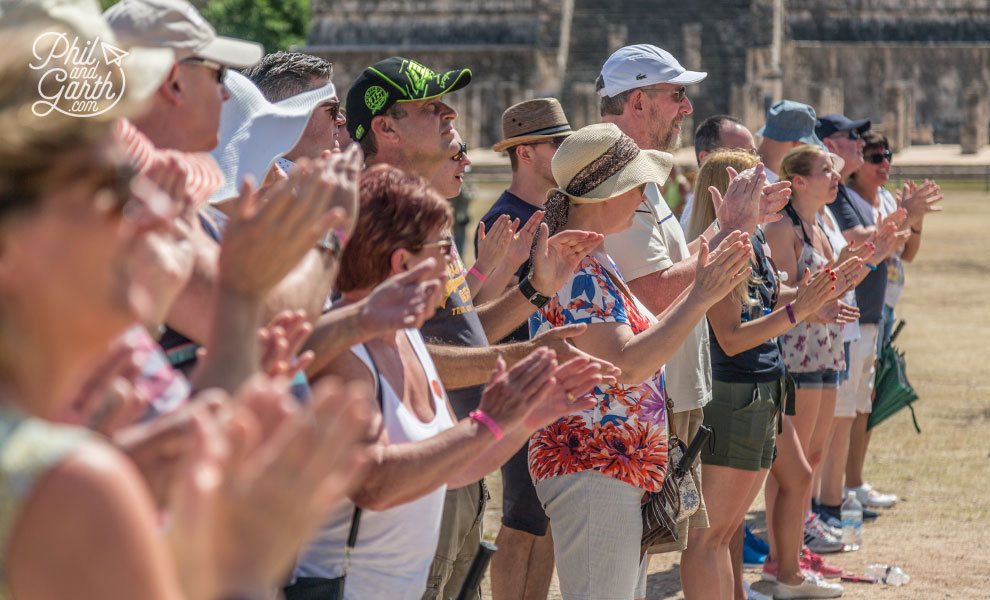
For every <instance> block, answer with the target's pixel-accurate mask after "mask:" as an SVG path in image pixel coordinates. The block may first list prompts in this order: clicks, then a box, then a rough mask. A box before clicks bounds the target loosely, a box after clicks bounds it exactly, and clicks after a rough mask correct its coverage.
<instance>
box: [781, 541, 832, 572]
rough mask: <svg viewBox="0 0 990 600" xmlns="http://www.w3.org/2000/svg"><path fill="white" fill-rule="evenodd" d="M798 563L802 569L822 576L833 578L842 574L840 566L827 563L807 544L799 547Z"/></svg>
mask: <svg viewBox="0 0 990 600" xmlns="http://www.w3.org/2000/svg"><path fill="white" fill-rule="evenodd" d="M800 564H801V570H802V571H811V572H813V573H817V574H818V575H820V576H822V577H828V578H833V577H841V576H842V567H837V566H835V565H830V564H828V563H827V562H825V559H824V558H822V557H821V556H818V555H817V554H815V553H814V552H812V551H811V550H808V547H807V546H805V547H804V548H801V560H800ZM774 568H776V565H774Z"/></svg>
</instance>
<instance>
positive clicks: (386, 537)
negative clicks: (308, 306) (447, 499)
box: [295, 329, 454, 600]
mask: <svg viewBox="0 0 990 600" xmlns="http://www.w3.org/2000/svg"><path fill="white" fill-rule="evenodd" d="M405 334H406V338H407V339H408V340H409V343H410V345H412V347H413V350H415V352H416V356H417V357H418V358H419V363H420V365H422V367H423V371H424V372H425V373H426V378H427V380H428V381H429V388H430V396H431V397H432V399H433V405H434V406H435V407H436V414H435V416H434V417H433V420H432V421H430V422H429V423H424V422H422V421H420V420H419V419H418V418H417V417H416V415H415V414H413V413H412V412H411V411H410V410H409V409H408V408H406V407H405V406H404V405H403V404H402V401H401V399H400V397H399V395H398V394H396V392H395V390H393V389H392V386H391V385H389V383H388V381H387V380H386V379H385V378H384V377H380V378H379V380H378V381H377V382H376V385H381V386H382V413H383V416H384V420H385V431H387V432H388V440H389V444H404V443H408V442H418V441H420V440H425V439H427V438H431V437H433V436H435V435H437V434H438V433H440V432H442V431H444V430H446V429H450V428H451V427H453V426H454V420H453V418H452V417H451V415H450V412H449V411H448V410H447V399H446V395H445V393H444V389H443V385H442V384H441V383H440V376H439V375H437V370H436V367H435V366H434V365H433V360H432V359H431V358H430V355H429V353H428V352H427V351H426V345H425V344H424V343H423V338H422V336H421V335H420V333H419V330H418V329H406V330H405ZM351 352H353V353H354V354H355V356H357V357H358V358H360V359H361V360H362V361H363V362H364V364H365V365H367V366H368V369H369V370H370V371H371V372H372V373H375V368H374V367H373V366H372V362H371V359H370V357H369V355H368V351H367V349H366V348H365V347H364V345H363V344H357V345H355V346H352V347H351ZM446 491H447V486H446V485H442V486H440V487H438V488H437V489H435V490H433V491H432V492H430V493H429V494H427V495H425V496H423V497H421V498H418V499H416V500H413V501H412V502H408V503H406V504H402V505H400V506H396V507H393V508H390V509H388V510H383V511H374V510H364V511H362V513H361V523H360V526H359V527H358V538H357V543H356V544H355V546H354V551H353V553H352V554H351V562H350V568H349V569H348V571H347V579H346V584H345V586H344V598H345V600H371V599H378V598H389V599H395V600H405V599H408V600H418V599H419V598H421V597H422V595H423V592H425V591H426V577H427V575H428V574H429V569H430V564H432V562H433V555H434V554H435V553H436V549H437V541H438V540H439V537H440V518H441V516H442V514H443V502H444V495H445V493H446ZM353 514H354V504H353V503H352V502H350V501H345V502H343V503H342V504H341V505H340V506H338V507H337V509H336V510H334V511H333V512H332V513H331V515H330V517H329V518H328V519H327V521H326V523H325V524H324V525H323V526H322V527H321V528H320V530H319V531H318V532H317V534H316V536H315V537H314V539H313V540H312V541H311V542H310V543H309V545H308V547H307V548H306V549H305V551H304V552H303V554H302V557H301V558H300V560H299V564H298V565H297V566H296V570H295V576H296V577H326V578H329V579H333V578H335V577H340V576H341V575H343V573H344V546H345V542H346V539H347V534H348V532H349V531H350V527H351V517H352V516H353Z"/></svg>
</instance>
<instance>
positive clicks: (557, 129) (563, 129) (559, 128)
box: [506, 123, 571, 140]
mask: <svg viewBox="0 0 990 600" xmlns="http://www.w3.org/2000/svg"><path fill="white" fill-rule="evenodd" d="M570 132H571V126H570V125H569V124H568V123H564V124H563V125H554V126H553V127H544V128H543V129H537V130H536V131H527V132H525V133H520V134H517V135H514V136H512V137H510V138H506V140H511V139H513V138H518V137H523V136H527V135H553V134H555V133H570Z"/></svg>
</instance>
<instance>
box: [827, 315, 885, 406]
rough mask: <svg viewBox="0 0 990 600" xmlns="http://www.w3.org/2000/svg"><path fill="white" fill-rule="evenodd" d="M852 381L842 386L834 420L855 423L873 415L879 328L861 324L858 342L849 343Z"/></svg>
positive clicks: (837, 399)
mask: <svg viewBox="0 0 990 600" xmlns="http://www.w3.org/2000/svg"><path fill="white" fill-rule="evenodd" d="M848 360H849V379H847V380H846V381H843V382H842V383H841V384H840V385H839V392H838V393H837V394H836V399H835V416H836V417H844V418H847V419H852V418H855V417H856V414H857V413H862V414H866V413H870V412H872V411H873V377H874V373H875V368H874V366H875V364H876V360H877V326H876V324H867V323H860V324H859V339H858V340H853V341H851V342H849V356H848Z"/></svg>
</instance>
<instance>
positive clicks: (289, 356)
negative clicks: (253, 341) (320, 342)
mask: <svg viewBox="0 0 990 600" xmlns="http://www.w3.org/2000/svg"><path fill="white" fill-rule="evenodd" d="M311 333H313V326H312V325H311V324H310V323H309V322H308V321H306V312H305V311H303V310H297V311H288V310H285V311H282V312H280V313H279V314H277V315H275V317H274V318H273V319H272V320H271V321H270V322H269V323H268V325H266V326H265V327H262V328H261V329H259V330H258V342H259V343H260V345H261V372H263V373H267V374H268V376H269V377H278V376H283V377H287V378H289V379H292V378H293V377H295V376H296V374H297V373H300V372H302V371H305V369H306V367H308V366H309V364H310V363H311V362H313V359H314V358H315V357H316V355H315V354H314V353H313V351H312V350H307V351H305V352H303V353H302V354H300V353H299V351H300V350H302V347H303V344H304V343H306V339H307V338H308V337H309V334H311Z"/></svg>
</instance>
